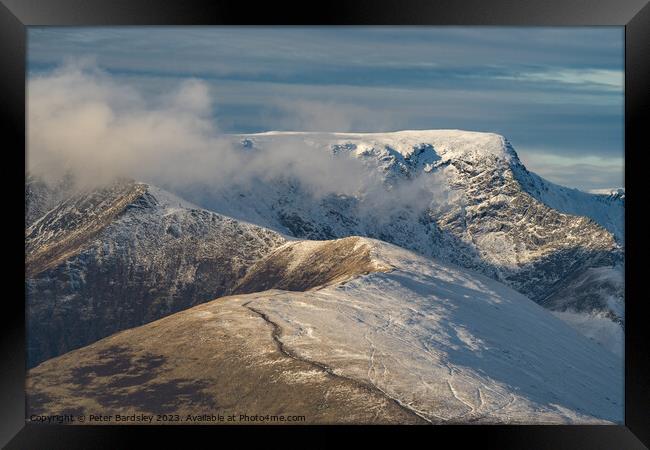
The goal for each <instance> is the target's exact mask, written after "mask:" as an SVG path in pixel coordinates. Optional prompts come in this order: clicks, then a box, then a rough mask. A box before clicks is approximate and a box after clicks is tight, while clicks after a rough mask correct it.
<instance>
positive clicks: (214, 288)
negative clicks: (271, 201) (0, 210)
mask: <svg viewBox="0 0 650 450" xmlns="http://www.w3.org/2000/svg"><path fill="white" fill-rule="evenodd" d="M28 209H29V208H28ZM284 242H285V238H283V237H282V236H280V235H279V234H278V233H275V232H273V231H270V230H266V229H264V228H260V227H257V226H255V225H251V224H248V223H243V222H241V221H237V220H234V219H231V218H228V217H224V216H221V215H219V214H216V213H213V212H209V211H205V210H203V209H200V208H198V207H196V206H194V205H192V204H190V203H188V202H185V201H183V200H181V199H179V198H177V197H175V196H173V195H171V194H169V193H167V192H165V191H163V190H160V189H158V188H156V187H153V186H151V185H147V184H144V183H136V182H133V181H128V180H121V181H118V182H115V183H113V184H111V185H108V186H105V187H102V188H97V189H92V190H88V191H81V192H77V193H75V194H73V195H72V196H70V197H68V198H67V199H66V200H64V201H62V202H61V203H59V204H58V206H56V207H54V208H53V209H50V210H49V211H47V212H46V213H45V214H43V215H42V216H41V217H40V218H38V219H36V220H34V221H33V223H32V225H31V226H30V227H29V228H27V230H26V234H25V259H26V299H27V301H26V303H27V309H28V311H27V317H28V321H27V336H28V348H27V357H28V365H29V366H30V367H31V366H33V365H35V364H37V363H39V362H41V361H44V360H46V359H48V358H51V357H53V356H57V355H60V354H62V353H65V352H67V351H69V350H72V349H74V348H78V347H81V346H83V345H87V344H90V343H92V342H94V341H96V340H98V339H101V338H103V337H105V336H108V335H110V334H113V333H115V332H117V331H120V330H123V329H127V328H131V327H134V326H138V325H141V324H143V323H146V322H150V321H152V320H155V319H158V318H160V317H163V316H165V315H168V314H171V313H173V312H176V311H180V310H182V309H185V308H188V307H191V306H194V305H196V304H198V303H201V302H203V301H206V300H210V299H213V298H215V297H218V296H221V295H226V294H228V293H229V292H230V290H231V289H232V288H233V286H234V284H235V282H236V281H237V280H239V279H240V278H241V277H242V276H243V274H244V273H245V272H246V270H247V268H248V267H249V266H251V265H252V264H253V263H254V262H256V261H257V259H259V258H260V257H262V256H264V255H265V254H266V253H268V252H270V251H271V250H272V249H274V248H275V247H276V246H278V245H280V244H282V243H284Z"/></svg>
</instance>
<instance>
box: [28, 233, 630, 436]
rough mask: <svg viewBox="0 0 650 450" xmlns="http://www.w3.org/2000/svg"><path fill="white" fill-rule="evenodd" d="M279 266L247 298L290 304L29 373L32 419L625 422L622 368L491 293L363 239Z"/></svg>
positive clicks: (218, 312)
mask: <svg viewBox="0 0 650 450" xmlns="http://www.w3.org/2000/svg"><path fill="white" fill-rule="evenodd" d="M275 253H276V256H277V258H274V257H273V256H272V254H271V255H269V256H268V257H267V258H265V259H264V260H262V261H260V262H258V263H257V264H256V265H255V266H254V269H251V271H249V275H248V277H249V278H248V281H247V283H244V285H246V286H254V285H256V283H257V282H256V281H255V280H256V279H258V278H259V279H260V280H266V279H271V280H273V282H272V283H271V284H272V285H273V287H278V286H284V287H285V288H292V287H294V288H299V289H301V290H303V291H302V292H300V291H289V290H278V289H272V290H268V291H263V292H257V293H250V294H242V295H233V296H230V297H223V298H220V299H218V300H215V301H212V302H208V303H205V304H202V305H199V306H196V307H193V308H190V309H187V310H185V311H181V312H178V313H176V314H173V315H170V316H167V317H165V318H163V319H160V320H157V321H155V322H151V323H149V324H146V325H144V326H141V327H137V328H133V329H129V330H125V331H122V332H120V333H117V334H115V335H113V336H110V337H108V338H105V339H102V340H101V341H99V342H96V343H94V344H92V345H89V346H87V347H84V348H81V349H78V350H74V351H72V352H70V353H67V354H65V355H62V356H60V357H57V358H53V359H50V360H48V361H46V362H44V363H42V364H40V365H39V366H37V367H35V368H33V369H32V370H30V371H29V375H28V380H27V391H28V410H29V413H30V414H64V413H68V414H85V415H89V414H97V413H98V412H101V413H102V414H105V415H115V414H122V415H130V414H159V413H164V414H169V415H173V414H178V415H179V416H180V417H182V418H183V419H182V420H183V421H185V420H186V418H187V415H188V414H196V412H197V411H202V412H209V413H211V414H221V415H224V416H227V415H229V414H237V415H239V414H248V415H250V416H253V415H256V414H260V415H266V414H269V415H271V416H273V415H285V416H286V415H304V416H305V423H495V424H503V423H509V424H512V423H529V424H530V423H548V424H559V423H573V424H576V423H581V424H587V423H591V424H594V423H611V422H620V421H621V420H622V418H623V403H622V401H623V370H622V362H621V360H620V359H618V358H616V357H615V356H614V355H613V354H612V353H610V352H609V351H607V350H606V349H604V348H602V347H601V346H599V345H597V344H596V343H594V342H592V341H590V340H588V339H587V338H585V337H583V336H582V335H580V334H579V333H577V332H576V331H575V330H573V329H572V328H571V327H569V326H568V325H566V324H565V323H564V322H562V321H560V320H558V319H557V318H555V317H554V316H553V315H552V314H551V313H549V312H548V311H547V310H545V309H544V308H542V307H540V306H539V305H537V304H535V303H534V302H532V301H530V300H529V299H528V298H526V297H524V296H523V295H521V294H519V293H517V292H516V291H513V290H512V289H510V288H508V287H506V286H505V285H503V284H501V283H498V282H495V281H493V280H491V279H489V278H487V277H484V276H481V275H479V274H477V273H474V272H471V271H468V270H466V269H462V268H459V267H457V266H453V265H447V264H444V263H441V262H436V261H433V260H431V259H428V258H424V257H421V256H418V255H416V254H414V253H412V252H409V251H406V250H404V249H401V248H398V247H395V246H393V245H390V244H386V243H383V242H380V241H375V240H371V239H365V238H359V237H351V238H346V239H341V240H338V241H333V242H327V241H325V242H291V243H289V244H285V245H284V246H282V247H279V248H277V249H276V250H275ZM323 256H325V257H326V259H325V260H322V259H321V258H322V257H323ZM328 260H329V261H331V263H332V266H331V267H330V266H329V265H328V264H326V263H325V261H328ZM319 261H320V263H317V264H313V263H316V262H319ZM304 270H308V271H309V275H308V276H307V275H305V274H304V273H303V271H304ZM268 275H270V276H268ZM308 280H311V281H308ZM248 283H250V284H248ZM184 423H186V422H184ZM190 423H196V422H195V421H192V420H191V419H190ZM240 423H241V422H240ZM267 423H269V422H267Z"/></svg>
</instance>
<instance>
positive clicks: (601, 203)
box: [513, 161, 625, 243]
mask: <svg viewBox="0 0 650 450" xmlns="http://www.w3.org/2000/svg"><path fill="white" fill-rule="evenodd" d="M513 172H514V173H515V176H516V177H517V180H518V181H519V182H520V183H521V185H522V187H523V188H524V189H525V190H526V192H528V193H529V194H530V195H532V196H533V197H535V198H536V199H537V200H539V201H540V202H542V203H544V204H546V205H548V206H550V207H551V208H553V209H556V210H558V211H561V212H563V213H566V214H573V215H576V216H586V217H589V218H591V219H593V220H594V221H595V222H596V223H598V224H599V225H601V226H602V227H604V228H606V229H607V230H608V231H609V232H610V233H612V234H613V235H614V237H615V238H616V240H617V241H618V242H620V243H623V242H624V240H625V190H623V189H599V190H592V191H590V192H584V191H580V190H578V189H570V188H567V187H564V186H559V185H557V184H555V183H551V182H550V181H548V180H545V179H544V178H542V177H540V176H539V175H537V174H534V173H531V172H529V171H528V170H527V169H526V168H525V167H524V165H523V164H521V162H520V161H518V162H517V164H515V165H513Z"/></svg>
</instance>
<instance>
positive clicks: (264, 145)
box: [188, 130, 624, 345]
mask: <svg viewBox="0 0 650 450" xmlns="http://www.w3.org/2000/svg"><path fill="white" fill-rule="evenodd" d="M233 142H234V145H241V146H242V151H246V152H249V153H250V152H255V151H258V152H265V151H268V152H271V151H273V150H274V149H277V148H282V147H283V146H289V145H291V146H294V147H295V146H300V145H302V146H304V147H305V148H312V149H313V148H316V149H320V150H321V151H323V152H329V153H331V154H332V155H333V157H335V158H339V159H341V158H349V159H350V161H351V162H352V161H357V162H358V161H361V162H362V164H363V165H364V167H365V168H366V170H365V172H363V173H362V174H360V175H359V177H360V178H364V177H365V178H367V179H368V180H370V179H372V178H376V177H379V178H380V180H381V183H382V185H383V186H384V187H385V188H386V191H385V195H386V197H387V198H389V199H390V201H389V202H388V203H387V204H384V205H381V204H380V205H379V206H380V207H377V198H376V196H375V197H372V196H370V195H369V193H368V192H364V191H363V189H361V190H360V191H359V192H357V193H355V194H349V193H347V194H345V195H343V194H340V193H337V192H331V193H329V194H328V195H324V196H320V197H314V196H313V195H311V194H310V192H309V190H308V189H306V188H305V187H304V181H303V183H301V182H300V181H298V180H291V179H286V178H284V179H282V180H276V181H268V182H260V183H257V184H254V185H252V186H245V187H243V186H229V187H228V188H227V189H225V190H222V191H218V192H216V191H215V192H213V193H210V194H207V195H202V196H201V197H200V198H199V197H198V196H197V197H196V198H197V200H196V201H197V202H200V204H201V205H202V206H205V207H207V208H209V209H213V210H215V211H220V212H222V213H225V214H228V215H230V216H232V217H236V218H240V219H244V220H249V221H251V222H254V223H257V224H260V225H263V226H266V227H269V228H272V229H275V230H278V231H280V232H282V233H288V234H290V235H293V236H296V237H299V238H304V239H334V238H341V237H345V236H351V235H361V236H368V237H372V238H376V239H380V240H383V241H386V242H391V243H394V244H396V245H399V246H401V247H404V248H407V249H410V250H414V251H416V252H418V253H420V254H422V255H425V256H431V257H435V258H438V259H442V260H445V261H449V262H452V263H454V264H458V265H460V266H463V267H466V268H471V269H473V270H477V271H479V272H481V273H483V274H485V275H487V276H489V277H491V278H493V279H495V280H499V281H502V282H504V283H506V284H507V285H509V286H511V287H513V288H514V289H516V290H518V291H520V292H522V293H523V294H525V295H527V296H528V297H530V298H531V299H533V300H534V301H536V302H538V303H540V304H543V305H546V306H548V307H554V305H557V302H554V301H551V300H549V299H551V298H553V297H557V296H558V295H562V292H563V291H564V290H566V289H567V288H568V286H569V284H571V283H572V282H573V280H574V278H575V277H576V276H579V274H581V273H583V272H585V271H586V270H589V269H590V268H598V267H614V266H620V265H622V262H623V247H622V242H623V212H624V195H595V194H589V193H585V192H580V191H577V190H575V189H568V188H564V187H561V186H557V185H554V184H553V183H550V182H548V181H546V180H544V179H542V178H540V177H539V176H537V175H535V174H533V173H530V172H528V170H527V169H526V168H525V167H524V165H523V164H522V163H521V161H520V160H519V158H518V156H517V154H516V152H515V150H514V149H513V147H512V146H511V145H510V144H509V143H508V141H507V140H506V139H504V138H503V137H502V136H499V135H496V134H491V133H474V132H465V131H457V130H432V131H403V132H395V133H377V134H372V133H370V134H359V133H356V134H355V133H291V132H270V133H262V134H253V135H238V136H235V137H233ZM362 184H363V183H362ZM366 187H367V185H366ZM188 195H192V193H191V192H188ZM382 195H384V194H382ZM391 195H392V196H391ZM191 198H194V197H191ZM618 286H619V287H618V288H617V289H619V291H618V293H617V294H616V295H617V296H618V297H619V298H622V297H623V291H622V288H621V286H622V279H621V283H618ZM588 292H589V296H590V300H589V301H579V302H575V303H573V304H570V301H569V300H568V299H567V301H565V302H563V306H562V308H565V309H566V308H568V309H571V310H573V311H575V312H579V313H587V314H595V313H603V314H605V315H607V316H609V317H612V318H613V319H614V320H615V321H616V322H617V323H620V324H622V323H623V321H624V317H623V315H622V310H621V309H620V308H614V309H612V308H611V307H610V306H608V302H607V300H606V299H604V298H602V296H601V294H600V293H599V290H598V289H595V288H594V289H592V288H590V289H588ZM608 295H609V294H608ZM621 345H622V344H621Z"/></svg>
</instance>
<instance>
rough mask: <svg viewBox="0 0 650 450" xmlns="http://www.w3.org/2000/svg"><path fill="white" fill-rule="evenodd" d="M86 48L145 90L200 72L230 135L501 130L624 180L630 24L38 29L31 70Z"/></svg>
mask: <svg viewBox="0 0 650 450" xmlns="http://www.w3.org/2000/svg"><path fill="white" fill-rule="evenodd" d="M78 59H82V60H85V61H89V60H90V61H93V63H94V64H96V65H97V66H98V67H99V68H100V69H102V70H104V71H106V72H108V73H109V74H110V76H111V77H112V78H115V79H116V80H117V82H118V83H120V84H124V85H129V86H132V87H133V88H135V89H137V90H139V91H140V92H142V93H143V95H145V96H151V97H155V96H158V95H160V94H162V93H165V92H168V91H169V90H171V89H173V87H174V86H176V85H178V83H179V82H181V81H183V80H186V79H188V78H198V79H200V80H203V81H204V82H205V83H207V85H208V86H209V90H210V93H211V94H212V96H213V97H214V100H215V102H214V107H213V111H212V113H213V115H214V119H215V121H216V123H217V124H218V126H219V128H220V129H221V130H222V131H225V132H257V131H267V130H319V131H368V132H370V131H389V130H402V129H430V128H458V129H467V130H477V131H491V132H497V133H501V134H503V135H505V136H506V137H507V138H508V139H509V140H510V141H511V142H512V143H513V145H514V146H515V148H516V149H517V152H518V153H519V155H520V157H521V159H522V160H523V161H524V162H525V163H526V165H527V166H528V168H529V169H530V170H532V171H535V172H537V173H539V174H540V175H542V176H544V177H546V178H548V179H550V180H551V181H555V182H558V183H560V184H563V185H566V186H571V187H577V188H580V189H594V188H610V187H619V186H623V185H624V182H623V160H624V158H623V157H624V154H623V153H624V152H623V148H624V140H623V131H624V114H623V112H624V111H623V105H624V94H623V81H624V75H623V74H624V72H623V67H624V30H623V28H622V27H597V28H596V27H594V28H513V27H323V28H319V27H280V28H266V27H183V28H175V27H115V28H104V27H102V28H51V27H50V28H30V29H29V33H28V77H33V76H35V75H40V74H43V73H47V72H48V71H51V70H52V69H53V68H55V67H56V66H60V65H61V64H64V63H65V62H66V61H71V60H78Z"/></svg>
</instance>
